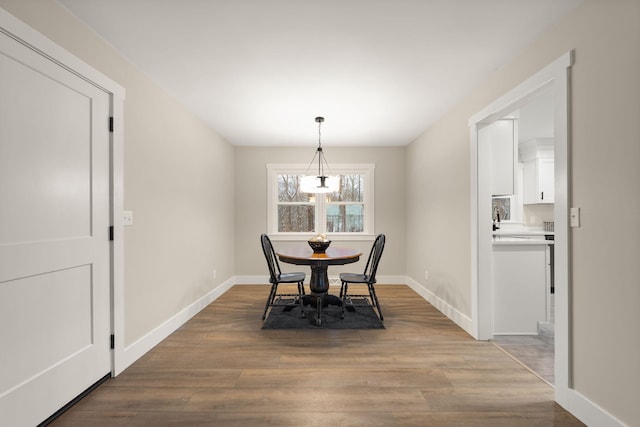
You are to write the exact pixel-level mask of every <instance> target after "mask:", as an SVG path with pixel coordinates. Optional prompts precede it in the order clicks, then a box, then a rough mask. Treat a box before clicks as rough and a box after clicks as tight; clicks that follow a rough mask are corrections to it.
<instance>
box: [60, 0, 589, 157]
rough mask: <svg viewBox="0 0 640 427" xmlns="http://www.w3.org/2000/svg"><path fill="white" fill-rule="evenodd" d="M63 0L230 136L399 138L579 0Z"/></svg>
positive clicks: (264, 141) (265, 142) (427, 121)
mask: <svg viewBox="0 0 640 427" xmlns="http://www.w3.org/2000/svg"><path fill="white" fill-rule="evenodd" d="M60 1H61V3H62V4H64V5H65V6H66V7H67V8H68V9H69V10H70V11H71V12H72V13H74V14H75V15H76V16H78V17H79V18H80V19H81V20H83V21H85V22H86V23H87V24H88V25H89V26H90V27H92V28H93V29H94V30H95V31H96V32H97V33H98V34H100V35H101V36H102V37H103V38H104V39H105V40H107V41H108V42H109V43H110V44H111V45H112V46H114V47H115V48H116V49H117V50H119V51H120V52H121V53H122V54H123V55H124V56H126V57H127V58H128V59H129V60H130V61H131V62H133V63H134V64H135V65H136V66H138V67H139V68H140V69H141V70H143V71H144V72H145V73H146V74H148V75H149V76H150V77H151V78H152V79H153V80H154V81H156V82H157V83H158V84H159V85H160V86H162V87H163V88H164V89H165V90H167V91H168V92H169V93H171V94H172V95H173V96H175V97H176V98H177V99H178V100H180V101H181V102H182V103H184V105H186V106H187V107H188V108H189V109H191V110H192V111H193V112H194V113H195V114H196V115H198V116H199V117H201V118H202V119H203V120H204V121H205V122H206V123H208V124H209V125H210V126H211V128H213V129H214V130H215V131H216V132H217V133H219V134H220V135H221V136H223V137H224V138H225V139H226V140H228V141H229V142H230V143H231V144H234V145H252V146H294V145H304V146H314V145H316V144H317V124H316V123H315V121H314V118H315V117H316V116H319V115H321V116H324V117H325V118H326V121H325V122H324V124H323V125H322V143H323V145H325V146H394V145H406V144H408V143H410V142H411V141H413V140H414V139H415V138H416V137H417V136H419V135H420V134H421V133H422V132H423V131H425V130H426V129H427V128H428V127H429V125H431V124H432V123H433V122H434V121H435V120H437V119H438V118H439V117H440V116H442V115H443V114H444V113H445V112H446V111H447V110H448V109H449V108H451V107H452V106H453V105H455V103H456V102H457V101H459V100H460V99H461V98H462V97H463V96H464V95H465V94H467V93H468V92H469V91H470V90H471V89H472V88H473V87H474V86H476V85H478V84H479V82H481V81H482V79H483V78H485V77H486V76H487V75H489V74H490V73H491V72H493V71H495V70H496V69H497V68H499V67H500V66H502V65H503V64H505V63H506V62H507V61H508V60H509V59H511V58H512V57H513V56H514V55H515V54H516V53H517V52H518V51H519V50H521V49H523V48H524V47H525V46H527V45H528V44H529V43H531V42H532V41H533V40H534V39H535V37H536V36H537V35H538V34H540V33H541V32H542V31H543V30H544V29H545V28H547V27H549V26H550V25H552V24H553V23H554V22H555V21H557V20H558V19H559V18H560V17H561V16H563V15H564V14H566V13H567V12H568V11H570V10H571V9H573V8H574V7H575V6H576V5H577V4H579V3H580V1H581V0H393V1H391V0H325V1H313V2H312V1H308V0H108V1H107V0H60ZM125 108H126V105H125Z"/></svg>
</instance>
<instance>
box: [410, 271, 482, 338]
mask: <svg viewBox="0 0 640 427" xmlns="http://www.w3.org/2000/svg"><path fill="white" fill-rule="evenodd" d="M406 284H407V286H409V287H410V288H411V289H413V290H414V291H415V292H416V293H417V294H418V295H420V296H421V297H422V298H424V299H425V300H426V301H427V302H429V303H430V304H431V305H432V306H434V307H435V308H436V309H438V311H440V312H441V313H442V314H444V315H445V316H447V317H448V318H449V319H450V320H451V321H453V322H454V323H455V324H456V325H458V326H460V327H461V328H462V329H463V330H464V331H466V332H467V333H468V334H469V335H471V336H473V334H472V331H473V328H472V327H473V322H472V321H471V318H470V317H469V316H467V315H466V314H464V313H462V312H461V311H460V310H458V309H457V308H455V307H454V306H452V305H451V304H449V303H448V302H446V301H445V300H443V299H442V298H440V297H439V296H437V295H436V294H434V293H433V292H431V291H430V290H429V289H427V288H426V287H424V286H423V285H421V284H420V283H418V282H416V281H415V280H413V279H412V278H411V277H407V278H406Z"/></svg>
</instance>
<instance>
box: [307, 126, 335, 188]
mask: <svg viewBox="0 0 640 427" xmlns="http://www.w3.org/2000/svg"><path fill="white" fill-rule="evenodd" d="M315 120H316V123H318V149H317V150H316V152H315V154H314V155H313V159H311V162H310V163H309V167H307V170H306V172H305V176H303V177H302V180H301V182H300V189H301V190H302V191H303V192H305V193H332V192H334V191H338V178H337V177H335V176H328V175H327V174H326V173H327V172H326V170H325V169H328V170H329V171H331V169H329V164H328V163H327V160H326V159H325V158H324V151H323V150H322V134H321V132H320V127H321V126H322V122H324V117H316V119H315ZM316 158H317V159H318V174H317V175H315V176H313V175H309V170H310V169H311V165H313V164H314V162H315V160H316Z"/></svg>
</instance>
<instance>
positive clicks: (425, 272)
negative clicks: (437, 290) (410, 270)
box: [424, 270, 429, 280]
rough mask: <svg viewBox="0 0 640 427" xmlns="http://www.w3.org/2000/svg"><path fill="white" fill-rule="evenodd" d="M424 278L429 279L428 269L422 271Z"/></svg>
mask: <svg viewBox="0 0 640 427" xmlns="http://www.w3.org/2000/svg"><path fill="white" fill-rule="evenodd" d="M424 280H429V270H425V271H424Z"/></svg>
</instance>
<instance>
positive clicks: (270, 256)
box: [260, 234, 306, 320]
mask: <svg viewBox="0 0 640 427" xmlns="http://www.w3.org/2000/svg"><path fill="white" fill-rule="evenodd" d="M260 243H261V244H262V252H264V257H265V258H266V259H267V265H268V266H269V282H270V283H271V291H270V292H269V298H268V299H267V304H266V305H265V307H264V313H263V314H262V320H265V319H266V318H267V311H269V307H295V305H296V304H300V312H301V316H302V317H305V314H304V310H303V300H302V297H303V296H304V279H305V278H306V274H305V273H300V272H296V273H283V272H282V271H280V264H278V258H277V257H276V253H275V251H274V250H273V244H272V243H271V239H269V236H267V235H266V234H262V235H261V236H260ZM280 283H297V285H298V293H295V294H294V293H280V294H279V293H278V285H279V284H280ZM283 298H284V299H283Z"/></svg>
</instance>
